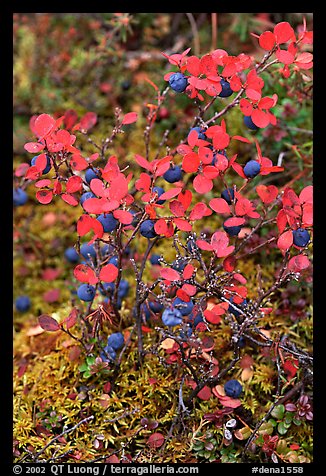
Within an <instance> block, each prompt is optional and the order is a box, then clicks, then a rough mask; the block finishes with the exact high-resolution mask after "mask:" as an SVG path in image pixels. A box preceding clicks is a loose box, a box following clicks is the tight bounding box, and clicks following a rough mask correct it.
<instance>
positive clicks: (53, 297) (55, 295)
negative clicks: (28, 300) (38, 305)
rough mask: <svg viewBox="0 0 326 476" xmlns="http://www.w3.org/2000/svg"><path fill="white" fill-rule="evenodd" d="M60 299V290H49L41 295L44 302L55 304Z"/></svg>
mask: <svg viewBox="0 0 326 476" xmlns="http://www.w3.org/2000/svg"><path fill="white" fill-rule="evenodd" d="M59 297H60V289H50V290H49V291H47V292H45V293H44V294H43V299H44V301H45V302H49V303H51V302H56V301H58V300H59Z"/></svg>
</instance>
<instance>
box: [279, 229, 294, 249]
mask: <svg viewBox="0 0 326 476" xmlns="http://www.w3.org/2000/svg"><path fill="white" fill-rule="evenodd" d="M292 244H293V234H292V230H288V231H286V232H284V233H282V235H280V237H279V239H278V240H277V246H278V248H279V249H280V250H284V251H286V250H288V249H289V248H290V247H291V246H292Z"/></svg>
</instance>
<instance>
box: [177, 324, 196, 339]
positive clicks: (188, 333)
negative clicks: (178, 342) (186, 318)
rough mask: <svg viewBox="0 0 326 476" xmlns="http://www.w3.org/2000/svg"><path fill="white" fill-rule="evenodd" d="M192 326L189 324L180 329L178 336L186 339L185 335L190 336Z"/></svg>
mask: <svg viewBox="0 0 326 476" xmlns="http://www.w3.org/2000/svg"><path fill="white" fill-rule="evenodd" d="M192 332H193V331H192V327H191V326H187V327H186V329H185V330H184V329H180V334H179V335H180V337H181V339H186V338H187V337H190V336H191V334H192Z"/></svg>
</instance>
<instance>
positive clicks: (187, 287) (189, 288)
mask: <svg viewBox="0 0 326 476" xmlns="http://www.w3.org/2000/svg"><path fill="white" fill-rule="evenodd" d="M182 290H183V291H184V292H185V293H186V294H187V295H188V296H194V295H195V294H196V292H197V288H196V286H193V285H192V284H188V283H185V284H183V286H182Z"/></svg>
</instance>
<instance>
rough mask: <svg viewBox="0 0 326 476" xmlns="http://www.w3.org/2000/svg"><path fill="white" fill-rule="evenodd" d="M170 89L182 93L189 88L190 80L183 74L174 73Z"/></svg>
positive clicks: (170, 80)
mask: <svg viewBox="0 0 326 476" xmlns="http://www.w3.org/2000/svg"><path fill="white" fill-rule="evenodd" d="M169 84H170V87H171V88H172V89H173V91H176V92H177V93H182V92H183V91H184V90H185V89H186V87H187V86H188V79H187V78H186V76H185V75H184V74H182V73H174V74H172V75H171V76H170V78H169Z"/></svg>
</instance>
